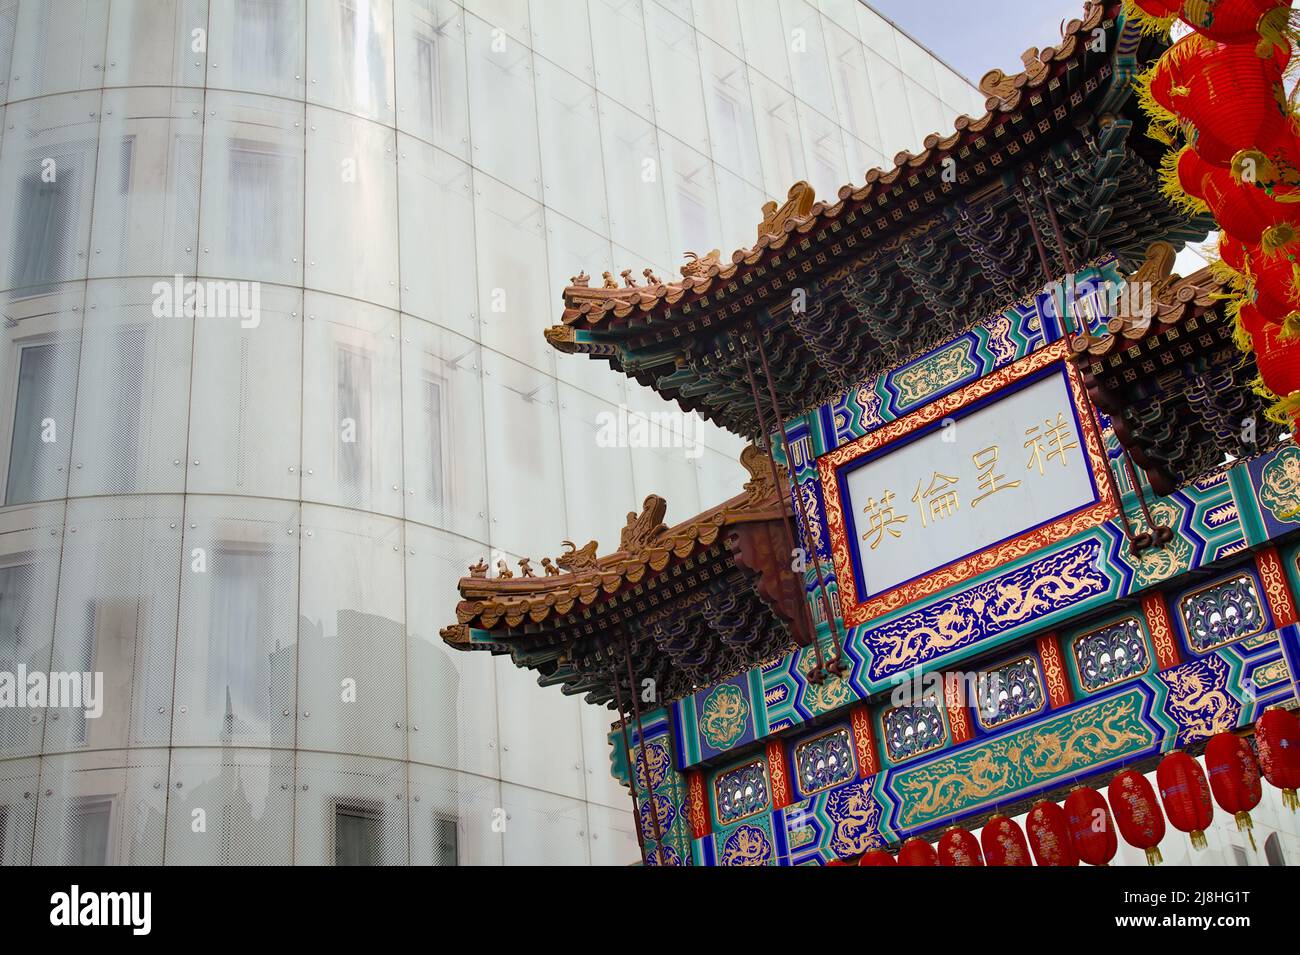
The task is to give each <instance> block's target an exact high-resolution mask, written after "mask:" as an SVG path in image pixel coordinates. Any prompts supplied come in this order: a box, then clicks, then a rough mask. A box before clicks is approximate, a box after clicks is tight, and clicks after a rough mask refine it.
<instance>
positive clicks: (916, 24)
mask: <svg viewBox="0 0 1300 955" xmlns="http://www.w3.org/2000/svg"><path fill="white" fill-rule="evenodd" d="M867 3H868V4H869V5H870V6H871V7H872V8H873V9H875V10H876V12H878V13H880V14H881V15H882V16H885V17H888V18H889V19H890V20H893V21H894V23H895V24H897V25H898V26H899V27H901V28H902V29H903V30H904V31H906V32H907V33H910V34H911V35H912V38H913V39H915V40H916V41H917V42H918V43H920V44H922V45H923V46H926V47H928V48H929V49H930V51H931V52H933V53H934V54H935V55H936V56H938V57H939V59H941V60H944V61H945V62H946V63H947V64H948V65H949V66H951V67H952V68H953V69H955V70H956V71H957V72H958V73H961V74H963V75H964V76H966V77H968V78H969V79H970V81H971V82H972V83H978V82H979V79H980V77H981V76H983V75H984V74H985V73H987V72H988V71H989V70H991V69H993V68H994V67H997V68H998V69H1001V70H1005V71H1006V72H1008V73H1015V72H1019V71H1020V70H1021V69H1022V68H1023V67H1022V64H1021V61H1020V54H1021V53H1023V52H1024V51H1025V50H1026V49H1027V48H1028V47H1031V46H1037V47H1044V46H1051V45H1054V44H1055V43H1056V41H1057V40H1058V39H1060V36H1061V25H1062V24H1063V23H1065V22H1068V21H1069V20H1073V19H1081V18H1082V16H1083V2H1082V0H867ZM1205 261H1206V255H1205V250H1204V249H1203V248H1200V249H1198V247H1196V246H1188V247H1187V248H1185V249H1183V251H1182V252H1180V253H1179V255H1178V261H1177V263H1176V264H1175V269H1176V270H1177V271H1178V273H1179V274H1181V275H1189V274H1191V273H1192V272H1194V271H1196V270H1197V269H1199V268H1200V267H1201V266H1203V265H1204V264H1205Z"/></svg>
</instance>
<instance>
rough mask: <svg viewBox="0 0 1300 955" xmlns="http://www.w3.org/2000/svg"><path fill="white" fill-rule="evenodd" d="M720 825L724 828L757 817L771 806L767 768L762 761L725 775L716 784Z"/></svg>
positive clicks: (714, 789) (747, 764) (720, 774)
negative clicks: (768, 796) (768, 794)
mask: <svg viewBox="0 0 1300 955" xmlns="http://www.w3.org/2000/svg"><path fill="white" fill-rule="evenodd" d="M713 795H714V802H715V803H716V804H717V807H718V822H720V823H722V824H723V825H724V826H725V825H729V824H731V823H733V822H737V821H739V820H741V819H748V818H749V817H750V816H756V815H758V814H759V813H760V812H762V811H763V810H765V809H766V808H767V806H768V799H767V767H766V766H764V765H763V761H762V760H761V759H759V760H755V761H754V762H752V763H746V764H745V765H744V766H737V767H736V768H735V769H731V770H728V771H727V772H725V773H719V774H718V778H717V779H715V780H714V781H713Z"/></svg>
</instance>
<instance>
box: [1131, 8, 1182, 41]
mask: <svg viewBox="0 0 1300 955" xmlns="http://www.w3.org/2000/svg"><path fill="white" fill-rule="evenodd" d="M1179 2H1180V0H1132V4H1131V5H1130V6H1129V8H1128V13H1129V16H1130V17H1131V19H1132V20H1133V22H1134V23H1136V24H1137V25H1138V26H1139V27H1141V29H1142V32H1143V33H1152V34H1160V35H1163V34H1166V33H1168V32H1169V28H1170V27H1171V26H1172V25H1173V22H1174V20H1175V19H1177V17H1178V6H1179Z"/></svg>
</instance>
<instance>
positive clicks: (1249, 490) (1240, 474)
mask: <svg viewBox="0 0 1300 955" xmlns="http://www.w3.org/2000/svg"><path fill="white" fill-rule="evenodd" d="M1228 485H1229V486H1230V487H1231V488H1232V499H1233V500H1234V501H1236V502H1237V516H1238V518H1239V519H1240V520H1241V526H1242V530H1243V531H1244V532H1245V537H1246V543H1247V544H1249V545H1250V546H1251V547H1257V546H1259V545H1260V544H1262V543H1264V542H1265V541H1267V540H1268V532H1267V531H1266V530H1265V529H1264V519H1263V518H1262V517H1261V516H1260V513H1259V501H1258V500H1256V498H1255V485H1254V482H1252V481H1251V478H1250V470H1249V469H1248V468H1247V466H1246V462H1244V461H1241V462H1238V463H1237V464H1235V465H1233V466H1232V467H1231V468H1229V470H1228Z"/></svg>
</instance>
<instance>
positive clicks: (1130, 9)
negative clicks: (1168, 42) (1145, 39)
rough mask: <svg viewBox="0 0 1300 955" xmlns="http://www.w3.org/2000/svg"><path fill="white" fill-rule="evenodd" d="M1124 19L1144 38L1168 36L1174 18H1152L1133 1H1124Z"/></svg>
mask: <svg viewBox="0 0 1300 955" xmlns="http://www.w3.org/2000/svg"><path fill="white" fill-rule="evenodd" d="M1124 19H1125V20H1127V21H1128V22H1130V23H1132V24H1133V25H1134V26H1136V27H1137V28H1138V32H1139V33H1142V34H1144V35H1146V36H1168V35H1169V28H1170V27H1172V26H1173V25H1174V20H1176V19H1178V18H1177V17H1174V16H1168V17H1153V16H1152V15H1151V14H1149V13H1147V12H1146V11H1145V10H1143V9H1142V8H1141V7H1139V6H1138V5H1137V4H1136V3H1134V2H1133V0H1124Z"/></svg>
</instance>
